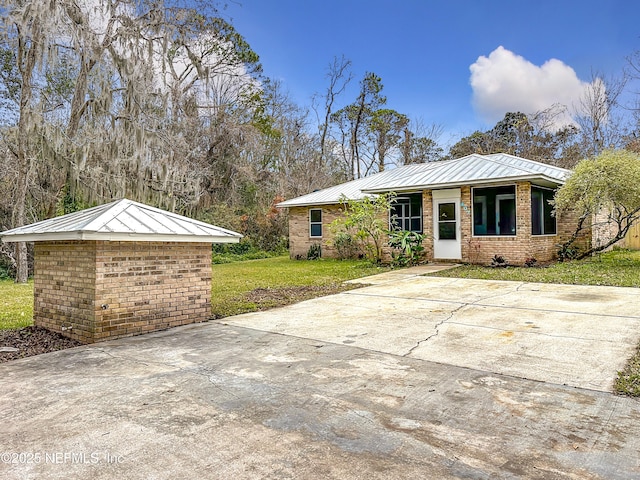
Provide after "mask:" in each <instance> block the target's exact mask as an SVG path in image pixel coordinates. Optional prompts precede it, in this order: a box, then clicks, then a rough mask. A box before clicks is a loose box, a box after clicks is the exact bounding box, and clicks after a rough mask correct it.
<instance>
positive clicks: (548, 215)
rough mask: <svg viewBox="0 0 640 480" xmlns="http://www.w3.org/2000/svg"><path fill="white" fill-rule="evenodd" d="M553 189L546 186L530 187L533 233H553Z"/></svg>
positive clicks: (554, 226)
mask: <svg viewBox="0 0 640 480" xmlns="http://www.w3.org/2000/svg"><path fill="white" fill-rule="evenodd" d="M553 196H554V191H553V190H549V189H546V188H539V187H532V188H531V233H532V234H533V235H555V233H556V218H555V217H554V216H553V206H552V205H551V201H552V200H553Z"/></svg>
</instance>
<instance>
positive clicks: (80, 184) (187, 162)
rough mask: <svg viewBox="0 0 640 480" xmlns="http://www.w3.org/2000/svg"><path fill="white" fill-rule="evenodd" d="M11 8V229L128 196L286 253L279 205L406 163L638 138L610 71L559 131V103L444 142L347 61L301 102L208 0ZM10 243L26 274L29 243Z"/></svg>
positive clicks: (534, 152)
mask: <svg viewBox="0 0 640 480" xmlns="http://www.w3.org/2000/svg"><path fill="white" fill-rule="evenodd" d="M0 10H1V11H2V18H3V20H2V29H1V31H0V102H1V103H0V108H1V112H2V113H1V115H0V118H1V119H2V120H1V123H0V172H1V173H0V229H1V230H5V229H8V228H13V227H17V226H21V225H24V224H28V223H32V222H34V221H38V220H42V219H45V218H49V217H52V216H55V215H60V214H64V213H69V212H72V211H75V210H78V209H81V208H85V207H87V206H91V205H95V204H100V203H104V202H107V201H110V200H112V199H116V198H122V197H128V198H131V199H134V200H138V201H142V202H145V203H150V204H153V205H156V206H158V207H161V208H166V209H169V210H172V211H176V212H178V213H181V214H186V215H190V216H193V217H196V218H199V219H202V220H204V221H209V222H212V223H215V224H218V225H221V226H223V227H228V228H231V229H234V230H237V231H240V232H242V233H244V234H246V235H247V236H248V238H249V239H250V240H251V241H252V242H254V243H255V244H256V246H258V247H259V248H264V249H273V248H277V247H278V245H282V242H283V241H284V239H285V238H286V222H285V218H284V217H283V215H282V214H281V213H280V212H278V211H277V210H276V209H275V208H274V204H275V203H276V202H277V201H279V200H281V199H283V198H291V197H293V196H297V195H301V194H304V193H308V192H311V191H313V190H316V189H319V188H324V187H327V186H330V185H333V184H336V183H339V182H342V181H345V180H349V179H353V178H360V177H362V176H365V175H368V174H371V173H374V172H377V171H382V170H384V169H385V168H389V167H391V166H394V165H402V164H408V163H415V162H428V161H438V160H442V159H445V158H449V157H459V156H462V155H466V154H469V153H493V152H497V151H505V152H509V153H513V154H516V155H522V156H524V157H528V158H531V159H535V160H540V161H545V162H550V163H554V164H556V165H560V166H565V167H570V166H572V165H574V164H575V163H576V162H577V161H578V160H580V159H581V158H583V157H587V156H590V155H593V154H595V153H597V152H598V151H600V150H601V149H602V148H605V147H610V146H621V145H627V144H628V145H631V146H635V145H637V143H636V140H635V137H634V132H637V131H638V129H637V125H626V126H623V125H621V124H620V123H619V122H618V123H616V119H615V112H616V108H617V95H618V93H619V92H620V91H621V88H620V89H618V90H616V89H615V88H611V86H610V85H609V84H606V83H605V82H604V81H600V80H599V82H594V83H593V84H592V85H594V86H593V88H592V91H591V92H590V95H587V96H585V99H584V105H582V107H583V108H581V109H580V110H578V111H577V113H576V115H575V124H573V125H571V126H567V127H565V128H561V129H552V128H550V126H551V125H552V123H553V118H554V116H555V115H557V114H558V109H559V108H560V107H550V108H549V109H548V110H547V111H544V112H534V113H530V114H524V113H519V112H513V113H507V114H506V116H505V118H504V119H503V120H501V121H500V122H498V124H497V125H496V126H495V127H493V128H492V129H490V130H488V131H486V132H474V133H473V134H471V135H469V136H467V137H464V138H462V139H461V140H460V141H458V142H457V143H456V144H455V145H453V146H451V147H450V148H448V149H447V150H445V148H444V147H443V146H442V145H441V144H440V136H441V135H442V131H443V129H442V127H440V126H438V125H425V124H424V123H423V122H422V121H421V120H420V119H413V118H409V117H408V116H407V115H405V114H403V113H401V112H398V111H396V110H394V109H392V108H390V105H388V104H387V98H386V97H385V96H384V93H383V92H384V85H383V80H382V79H381V78H380V77H379V76H378V75H376V74H375V73H373V72H366V73H364V74H362V76H361V77H359V76H358V75H356V73H354V72H353V71H352V68H351V62H350V61H349V60H348V59H345V58H343V57H342V58H341V57H336V58H335V59H333V61H331V63H330V64H329V65H328V67H327V71H326V79H325V81H326V89H325V91H323V92H318V93H317V94H316V95H315V96H314V97H313V98H312V99H311V100H310V103H309V105H299V104H296V103H295V102H294V101H293V100H292V99H291V98H290V97H289V95H288V93H287V91H286V86H285V85H282V84H281V83H280V82H278V81H273V80H270V79H269V78H268V77H267V76H266V75H265V74H263V72H262V69H261V66H260V63H259V56H258V54H257V53H256V52H254V51H253V50H252V48H251V47H250V45H249V44H248V43H247V42H246V41H245V39H244V38H243V36H242V34H241V32H237V31H236V30H235V29H234V27H233V25H232V24H231V23H230V22H229V21H228V20H227V19H226V18H225V16H224V12H223V11H219V10H218V9H217V8H216V5H214V4H211V3H210V2H204V1H203V2H202V3H197V2H194V1H189V2H186V1H184V2H181V1H180V0H90V1H86V2H77V1H75V0H48V1H46V2H44V1H42V0H0ZM637 64H638V63H637V62H636V63H634V62H633V61H632V62H630V65H632V66H633V65H637ZM631 72H632V73H633V69H631ZM636 73H637V71H636ZM350 85H351V86H353V85H357V89H356V91H357V94H356V95H355V96H352V97H351V98H349V95H348V94H347V92H348V91H349V90H348V89H347V87H348V86H350ZM390 103H391V102H390ZM623 127H624V128H623ZM0 248H2V262H3V263H4V264H5V265H10V266H11V267H12V268H15V270H16V272H17V277H18V279H19V280H24V279H26V275H27V265H28V262H27V250H26V247H25V246H24V245H19V247H18V248H17V249H15V250H14V249H13V247H11V248H9V246H8V245H2V246H1V247H0Z"/></svg>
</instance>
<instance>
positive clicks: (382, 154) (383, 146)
mask: <svg viewBox="0 0 640 480" xmlns="http://www.w3.org/2000/svg"><path fill="white" fill-rule="evenodd" d="M408 124H409V119H408V118H407V116H406V115H404V114H402V113H398V112H396V111H395V110H391V109H389V108H383V109H379V110H375V111H374V112H372V114H371V117H370V119H369V122H368V125H367V126H368V131H369V134H370V135H371V136H372V138H373V145H374V149H375V156H376V157H377V164H378V171H379V172H382V171H384V169H385V161H386V159H387V154H388V153H389V152H390V151H391V150H392V149H393V148H395V147H398V146H399V145H400V142H401V139H402V136H401V134H402V132H403V131H404V130H405V129H406V128H407V125H408Z"/></svg>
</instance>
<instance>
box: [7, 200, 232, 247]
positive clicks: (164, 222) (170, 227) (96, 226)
mask: <svg viewBox="0 0 640 480" xmlns="http://www.w3.org/2000/svg"><path fill="white" fill-rule="evenodd" d="M0 238H1V239H2V241H3V242H30V241H35V242H38V241H53V240H109V241H132V242H133V241H136V242H140V241H142V242H206V243H237V242H238V241H240V238H242V235H240V234H239V233H236V232H232V231H231V230H226V229H224V228H221V227H217V226H215V225H210V224H208V223H204V222H200V221H198V220H193V219H191V218H188V217H184V216H182V215H178V214H176V213H171V212H167V211H165V210H161V209H159V208H154V207H151V206H149V205H144V204H142V203H138V202H134V201H132V200H127V199H122V200H117V201H115V202H112V203H107V204H105V205H100V206H98V207H93V208H89V209H87V210H82V211H80V212H75V213H70V214H68V215H63V216H61V217H55V218H51V219H49V220H43V221H41V222H37V223H33V224H31V225H26V226H24V227H18V228H14V229H12V230H7V231H6V232H2V233H0Z"/></svg>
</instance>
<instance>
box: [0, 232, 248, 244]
mask: <svg viewBox="0 0 640 480" xmlns="http://www.w3.org/2000/svg"><path fill="white" fill-rule="evenodd" d="M241 238H242V235H240V234H237V235H174V234H140V233H138V234H132V233H103V232H82V231H75V232H52V233H12V234H9V235H0V240H2V241H3V242H5V243H14V242H55V241H107V242H172V243H238V242H239V241H240V239H241Z"/></svg>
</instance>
